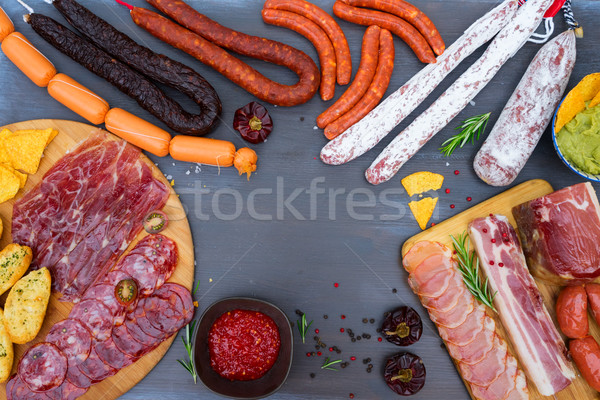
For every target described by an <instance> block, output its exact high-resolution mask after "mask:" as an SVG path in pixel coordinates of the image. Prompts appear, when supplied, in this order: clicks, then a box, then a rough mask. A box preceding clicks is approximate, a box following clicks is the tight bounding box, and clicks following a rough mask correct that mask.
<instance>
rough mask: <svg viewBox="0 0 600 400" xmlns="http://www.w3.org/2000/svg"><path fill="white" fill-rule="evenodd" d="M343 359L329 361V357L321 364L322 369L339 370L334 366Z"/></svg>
mask: <svg viewBox="0 0 600 400" xmlns="http://www.w3.org/2000/svg"><path fill="white" fill-rule="evenodd" d="M341 362H342V360H335V361H329V357H327V358H326V359H325V361H324V362H323V365H321V369H329V370H331V371H337V368H333V366H334V365H335V364H339V363H341Z"/></svg>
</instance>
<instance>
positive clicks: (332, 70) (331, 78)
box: [262, 8, 336, 101]
mask: <svg viewBox="0 0 600 400" xmlns="http://www.w3.org/2000/svg"><path fill="white" fill-rule="evenodd" d="M262 18H263V21H265V22H266V23H267V24H271V25H277V26H281V27H284V28H289V29H291V30H293V31H295V32H298V33H299V34H301V35H302V36H304V37H305V38H307V39H308V40H310V42H311V43H312V44H313V46H315V48H316V49H317V53H318V54H319V62H320V63H321V86H320V88H319V92H320V94H321V99H322V100H323V101H327V100H331V99H332V98H333V96H334V94H335V76H336V58H335V49H334V48H333V45H332V44H331V40H329V37H328V36H327V34H326V33H325V31H323V29H321V28H320V27H319V26H318V25H317V24H315V23H314V22H312V21H311V20H309V19H308V18H305V17H303V16H302V15H299V14H295V13H292V12H288V11H281V10H271V9H267V8H265V9H263V10H262Z"/></svg>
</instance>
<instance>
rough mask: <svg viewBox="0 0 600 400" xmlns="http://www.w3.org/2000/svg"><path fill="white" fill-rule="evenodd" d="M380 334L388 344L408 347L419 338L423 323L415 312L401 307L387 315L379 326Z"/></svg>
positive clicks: (406, 307)
mask: <svg viewBox="0 0 600 400" xmlns="http://www.w3.org/2000/svg"><path fill="white" fill-rule="evenodd" d="M381 332H383V333H384V334H385V338H386V340H387V341H388V342H391V343H394V344H396V345H398V346H409V345H411V344H413V343H415V342H417V341H419V339H420V338H421V333H423V323H422V322H421V317H420V316H419V314H418V313H417V312H416V311H415V310H413V309H412V308H410V307H408V306H402V307H398V308H397V309H395V310H394V311H392V312H391V313H389V314H388V315H387V317H386V318H385V320H384V321H383V324H382V325H381Z"/></svg>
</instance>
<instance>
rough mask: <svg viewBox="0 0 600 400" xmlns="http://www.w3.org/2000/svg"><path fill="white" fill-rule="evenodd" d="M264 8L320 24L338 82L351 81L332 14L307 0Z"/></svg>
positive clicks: (276, 1)
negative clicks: (330, 48)
mask: <svg viewBox="0 0 600 400" xmlns="http://www.w3.org/2000/svg"><path fill="white" fill-rule="evenodd" d="M152 1H157V0H152ZM263 8H267V9H273V10H282V11H289V12H293V13H296V14H299V15H302V16H303V17H306V18H308V19H310V20H311V21H313V22H314V23H315V24H317V25H319V26H320V27H321V29H323V30H324V31H325V33H327V36H329V39H331V43H333V47H334V49H335V58H336V64H337V82H338V83H339V84H340V85H347V84H348V83H350V78H352V59H351V57H350V48H349V47H348V41H347V40H346V35H344V31H342V28H340V26H339V25H338V23H337V22H335V20H334V19H333V17H332V16H331V15H329V14H327V13H326V12H325V11H323V10H322V9H321V8H319V7H317V6H315V5H314V4H312V3H309V2H308V1H305V0H266V1H265V5H264V6H263Z"/></svg>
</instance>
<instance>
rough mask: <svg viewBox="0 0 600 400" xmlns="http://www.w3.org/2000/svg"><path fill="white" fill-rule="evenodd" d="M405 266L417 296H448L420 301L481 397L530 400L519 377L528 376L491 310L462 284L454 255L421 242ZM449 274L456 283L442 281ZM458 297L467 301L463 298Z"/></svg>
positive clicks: (452, 355)
mask: <svg viewBox="0 0 600 400" xmlns="http://www.w3.org/2000/svg"><path fill="white" fill-rule="evenodd" d="M402 264H403V265H404V268H405V269H406V270H407V271H408V272H409V283H410V284H411V288H412V289H413V291H414V292H415V293H417V294H419V293H420V291H422V290H423V289H422V288H423V287H426V288H427V291H428V292H431V293H433V292H437V291H441V292H442V293H441V294H440V295H439V296H438V297H436V298H428V297H423V296H420V299H421V302H423V303H427V310H428V312H429V315H430V317H431V319H432V320H433V321H434V322H436V324H437V326H438V331H439V333H440V336H441V337H442V339H443V340H444V342H445V344H446V348H447V349H448V352H449V353H450V356H451V357H452V358H454V359H455V361H456V363H457V365H458V370H459V373H460V374H461V375H462V377H463V378H464V379H465V381H466V382H468V384H469V386H470V388H471V390H472V392H473V393H474V394H475V396H476V397H477V398H478V399H480V400H504V399H505V398H506V397H508V396H509V395H510V396H511V399H515V400H516V399H527V398H529V393H528V390H527V385H526V384H524V385H517V383H516V380H517V379H516V377H518V376H521V375H522V374H523V373H522V371H520V369H519V368H518V365H517V363H516V360H515V358H514V357H513V356H512V355H511V354H510V353H509V352H508V349H507V345H506V343H505V342H504V341H503V340H502V339H501V338H500V336H499V335H498V334H497V333H496V324H495V322H494V320H493V319H492V318H490V317H489V316H488V315H487V313H486V307H485V306H483V305H482V304H479V303H477V302H476V300H475V299H474V298H473V296H472V295H471V293H470V292H469V291H468V289H467V288H466V286H465V284H464V282H463V280H462V278H461V279H456V278H455V277H454V276H456V275H458V276H462V275H461V274H460V272H459V271H458V270H457V267H456V261H454V260H453V258H452V252H451V251H450V249H448V248H447V247H446V246H444V245H442V244H440V243H437V242H429V241H422V242H418V243H416V244H415V245H414V246H413V247H412V248H411V249H410V251H409V252H408V253H407V254H406V255H405V256H404V258H403V260H402ZM421 268H423V270H422V271H421ZM445 270H451V271H453V273H454V275H453V276H452V279H450V280H444V279H439V276H440V274H442V272H443V271H445ZM432 271H434V272H432ZM427 279H428V280H427ZM448 292H449V294H446V293H448ZM453 292H456V293H461V295H460V296H458V297H457V296H456V294H453ZM466 294H468V296H467V295H466ZM444 299H447V300H444ZM452 303H455V304H454V305H452ZM436 305H439V306H440V308H436ZM440 322H443V323H444V324H447V326H443V325H441V324H440Z"/></svg>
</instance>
